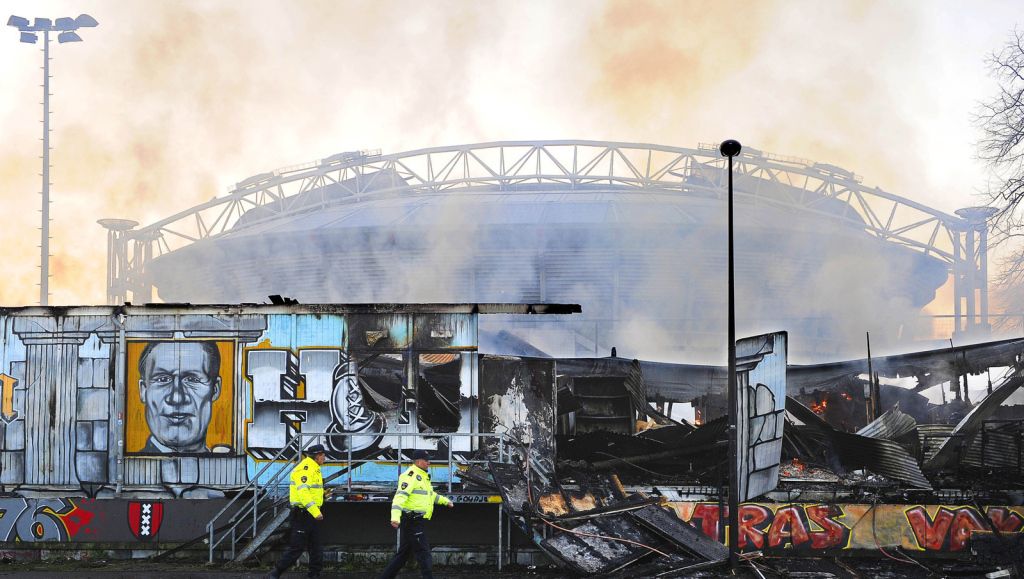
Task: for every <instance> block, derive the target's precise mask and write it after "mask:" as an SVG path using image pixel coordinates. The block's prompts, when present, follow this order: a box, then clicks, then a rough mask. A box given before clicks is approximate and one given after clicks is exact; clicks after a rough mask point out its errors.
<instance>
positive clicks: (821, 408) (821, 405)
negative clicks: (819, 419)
mask: <svg viewBox="0 0 1024 579" xmlns="http://www.w3.org/2000/svg"><path fill="white" fill-rule="evenodd" d="M826 408H828V398H822V399H821V401H820V402H811V410H813V411H814V413H815V414H825V409H826Z"/></svg>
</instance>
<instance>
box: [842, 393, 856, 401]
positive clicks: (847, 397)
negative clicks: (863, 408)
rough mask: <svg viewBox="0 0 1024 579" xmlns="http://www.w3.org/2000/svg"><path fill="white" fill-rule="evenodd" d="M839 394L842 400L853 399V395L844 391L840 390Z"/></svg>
mask: <svg viewBox="0 0 1024 579" xmlns="http://www.w3.org/2000/svg"><path fill="white" fill-rule="evenodd" d="M839 395H840V396H842V397H843V399H844V400H853V396H850V395H849V394H847V393H846V392H840V393H839Z"/></svg>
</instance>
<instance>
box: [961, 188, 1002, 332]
mask: <svg viewBox="0 0 1024 579" xmlns="http://www.w3.org/2000/svg"><path fill="white" fill-rule="evenodd" d="M995 211H996V210H995V209H994V208H992V207H966V208H964V209H958V210H957V211H956V214H957V215H958V216H960V217H962V218H963V219H964V222H965V223H964V224H963V229H962V230H961V231H960V232H959V235H958V236H957V239H956V240H954V246H953V299H954V300H955V303H954V305H953V313H954V317H955V321H956V328H955V329H954V331H953V336H954V337H958V336H963V335H982V336H984V335H987V334H988V333H989V332H990V331H991V329H992V327H991V325H990V324H989V321H988V223H987V222H988V219H989V217H991V216H992V215H993V214H994V213H995Z"/></svg>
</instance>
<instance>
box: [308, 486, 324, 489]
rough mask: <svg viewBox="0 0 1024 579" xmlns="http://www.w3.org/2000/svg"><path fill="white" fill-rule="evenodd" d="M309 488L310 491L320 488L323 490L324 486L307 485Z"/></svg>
mask: <svg viewBox="0 0 1024 579" xmlns="http://www.w3.org/2000/svg"><path fill="white" fill-rule="evenodd" d="M309 488H311V489H322V488H324V485H309Z"/></svg>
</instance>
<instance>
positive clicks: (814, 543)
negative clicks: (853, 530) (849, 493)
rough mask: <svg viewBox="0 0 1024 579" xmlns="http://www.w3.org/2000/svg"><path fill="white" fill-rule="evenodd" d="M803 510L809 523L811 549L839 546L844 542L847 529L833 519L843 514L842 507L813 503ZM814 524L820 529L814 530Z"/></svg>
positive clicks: (847, 532) (847, 533)
mask: <svg viewBox="0 0 1024 579" xmlns="http://www.w3.org/2000/svg"><path fill="white" fill-rule="evenodd" d="M804 510H805V511H806V512H807V518H808V519H809V520H810V523H811V533H810V534H811V548H812V549H831V548H834V547H841V546H842V545H843V544H844V543H845V542H846V537H847V536H848V535H849V529H847V528H846V527H844V526H843V525H842V524H841V523H839V522H837V521H835V520H834V519H833V517H837V518H838V517H842V516H843V510H842V509H840V508H839V507H834V506H831V505H813V506H809V507H805V508H804ZM815 525H817V526H818V527H819V528H820V529H821V530H820V531H819V530H816V529H815V528H814V527H815Z"/></svg>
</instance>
